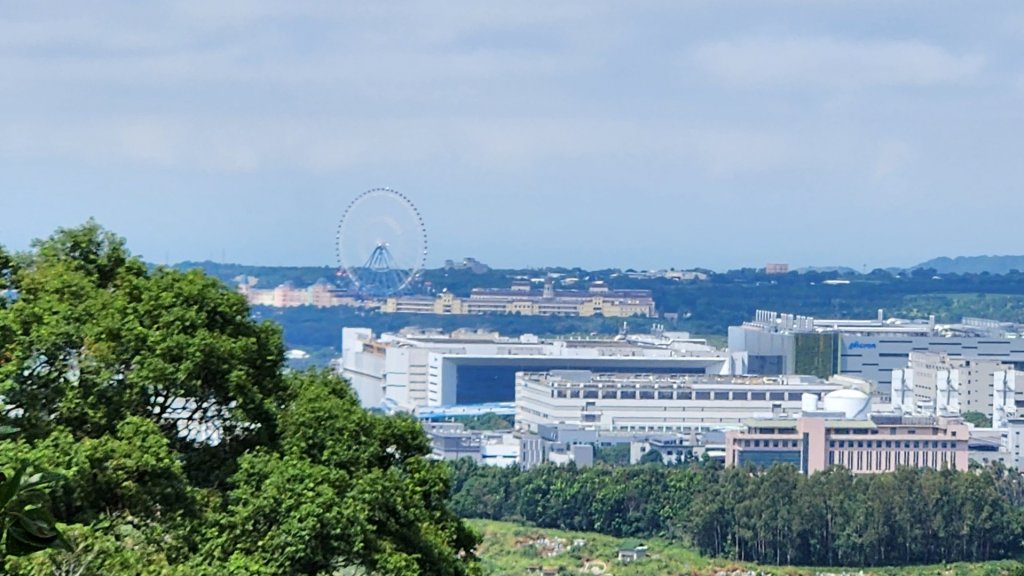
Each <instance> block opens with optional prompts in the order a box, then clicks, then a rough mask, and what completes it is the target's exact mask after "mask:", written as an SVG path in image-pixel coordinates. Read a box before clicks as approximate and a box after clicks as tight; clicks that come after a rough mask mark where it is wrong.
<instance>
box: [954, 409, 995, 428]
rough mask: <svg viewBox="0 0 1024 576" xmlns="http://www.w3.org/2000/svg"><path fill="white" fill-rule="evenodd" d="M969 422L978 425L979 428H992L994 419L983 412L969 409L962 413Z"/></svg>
mask: <svg viewBox="0 0 1024 576" xmlns="http://www.w3.org/2000/svg"><path fill="white" fill-rule="evenodd" d="M961 416H963V417H964V420H966V421H967V422H968V423H970V424H973V425H974V426H977V427H978V428H990V427H991V426H992V419H991V418H989V417H988V416H986V415H984V414H982V413H981V412H974V411H967V412H964V413H963V414H961Z"/></svg>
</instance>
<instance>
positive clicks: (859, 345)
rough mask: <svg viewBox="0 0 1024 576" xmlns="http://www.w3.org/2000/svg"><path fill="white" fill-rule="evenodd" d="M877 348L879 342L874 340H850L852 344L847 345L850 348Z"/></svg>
mask: <svg viewBox="0 0 1024 576" xmlns="http://www.w3.org/2000/svg"><path fill="white" fill-rule="evenodd" d="M875 348H878V344H875V343H874V342H858V341H854V342H850V345H849V346H847V349H848V350H874V349H875Z"/></svg>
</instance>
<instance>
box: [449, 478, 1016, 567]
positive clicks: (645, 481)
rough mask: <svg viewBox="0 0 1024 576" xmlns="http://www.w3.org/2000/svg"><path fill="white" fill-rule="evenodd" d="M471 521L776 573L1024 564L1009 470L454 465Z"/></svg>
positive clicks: (463, 511)
mask: <svg viewBox="0 0 1024 576" xmlns="http://www.w3.org/2000/svg"><path fill="white" fill-rule="evenodd" d="M454 469H455V481H454V483H453V488H454V492H453V499H452V502H453V506H454V507H455V511H456V512H457V513H458V514H459V515H461V516H463V517H476V518H487V519H495V520H511V521H517V522H526V523H530V524H534V525H537V526H540V527H544V528H559V529H565V530H579V531H592V532H600V533H604V534H610V535H614V536H620V537H650V536H656V535H657V536H665V537H669V538H674V539H677V540H680V541H683V542H687V543H689V544H691V545H693V546H695V547H696V548H697V549H698V550H700V551H701V552H702V553H704V554H706V555H710V556H719V557H728V558H732V559H736V560H741V561H751V562H758V563H764V564H775V565H807V566H883V565H884V566H890V565H894V566H898V565H911V564H926V563H939V562H959V561H985V560H994V559H1002V558H1011V557H1016V556H1018V555H1019V554H1020V553H1021V552H1022V551H1024V549H1022V536H1024V515H1022V511H1021V506H1022V505H1024V489H1022V486H1024V484H1022V481H1021V476H1020V475H1019V474H1018V473H1017V472H1015V471H1013V472H1011V471H1008V470H1006V469H1004V468H998V467H993V468H985V469H973V470H971V471H968V472H956V471H951V470H944V471H936V470H925V469H910V468H906V469H901V470H898V471H897V472H895V473H891V474H880V475H873V476H854V475H852V474H850V472H848V471H847V470H845V469H843V468H838V467H836V468H832V469H829V470H827V471H824V472H820V473H817V474H813V475H810V476H804V475H802V474H800V473H799V472H798V471H797V470H796V469H795V468H794V467H792V466H782V465H779V466H773V467H772V468H769V469H767V470H755V469H743V468H726V469H723V468H722V467H721V466H719V465H716V464H714V463H694V464H691V465H687V466H671V467H667V466H662V465H646V466H632V467H608V466H595V467H590V468H583V469H577V468H575V467H574V466H553V465H542V466H538V467H536V468H532V469H530V470H527V471H520V470H518V469H514V468H505V469H501V468H494V467H481V466H478V465H476V464H474V463H473V462H472V461H469V460H462V461H459V462H457V463H456V464H455V465H454Z"/></svg>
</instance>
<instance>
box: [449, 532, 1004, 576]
mask: <svg viewBox="0 0 1024 576" xmlns="http://www.w3.org/2000/svg"><path fill="white" fill-rule="evenodd" d="M468 523H469V525H470V526H471V527H472V528H473V529H474V530H476V531H477V532H478V533H479V534H481V535H482V536H483V542H482V543H481V544H480V546H479V548H478V549H477V550H478V553H479V555H480V558H481V560H480V563H481V567H482V568H483V572H484V574H500V575H502V576H504V575H516V574H541V573H542V572H538V571H536V570H539V569H542V568H544V569H553V570H554V571H555V573H556V574H574V575H576V574H592V575H597V576H632V575H635V576H649V575H654V574H657V575H680V576H682V575H684V574H685V575H698V576H718V575H721V574H727V575H733V574H742V575H744V576H745V575H747V574H757V575H761V574H766V575H767V574H771V575H787V576H815V575H819V574H834V575H839V574H857V575H860V574H863V575H864V576H896V575H900V576H933V575H941V576H954V575H956V576H960V575H964V576H1000V575H1007V576H1009V575H1016V574H1019V573H1020V571H1021V570H1024V565H1022V564H1021V563H1019V562H1015V561H999V562H985V563H977V564H939V565H932V566H913V567H904V568H866V569H864V570H863V571H861V570H859V569H850V568H845V569H840V568H808V567H791V566H784V567H775V566H772V567H765V566H757V565H755V564H749V563H743V562H731V561H728V560H716V559H709V558H705V557H702V556H701V555H700V554H698V553H697V552H695V551H693V550H692V549H690V548H688V547H686V546H684V545H681V544H677V543H673V542H669V541H667V540H663V539H660V538H654V539H651V540H646V541H644V542H643V543H644V544H645V545H646V546H647V548H648V550H647V557H646V558H643V559H641V560H638V561H636V562H634V563H630V564H623V563H621V562H619V561H618V550H619V547H620V546H622V545H623V544H625V543H626V542H625V541H624V540H622V539H620V538H615V537H613V536H604V535H601V534H593V533H589V532H569V531H565V530H550V529H543V528H534V527H530V526H524V525H521V524H514V523H509V522H494V521H489V520H469V521H468ZM637 542H638V541H637ZM633 543H634V542H630V543H629V544H633Z"/></svg>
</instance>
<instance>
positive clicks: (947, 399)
mask: <svg viewBox="0 0 1024 576" xmlns="http://www.w3.org/2000/svg"><path fill="white" fill-rule="evenodd" d="M1016 381H1017V371H1016V370H1015V369H1014V368H1013V367H1012V366H1010V365H1008V364H1004V363H1002V362H999V361H997V360H990V359H980V358H963V357H959V356H950V355H948V354H945V353H935V352H911V353H910V356H909V361H908V363H907V366H906V367H905V368H902V369H897V370H893V371H892V405H893V409H894V410H896V411H897V412H900V413H904V414H937V415H943V414H961V413H963V412H980V413H982V414H985V415H986V416H988V417H990V418H992V419H993V427H994V428H1004V427H1005V426H1006V421H1007V420H1008V419H1010V418H1014V417H1016V414H1017V405H1018V404H1020V405H1024V391H1022V392H1018V391H1017V384H1016Z"/></svg>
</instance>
